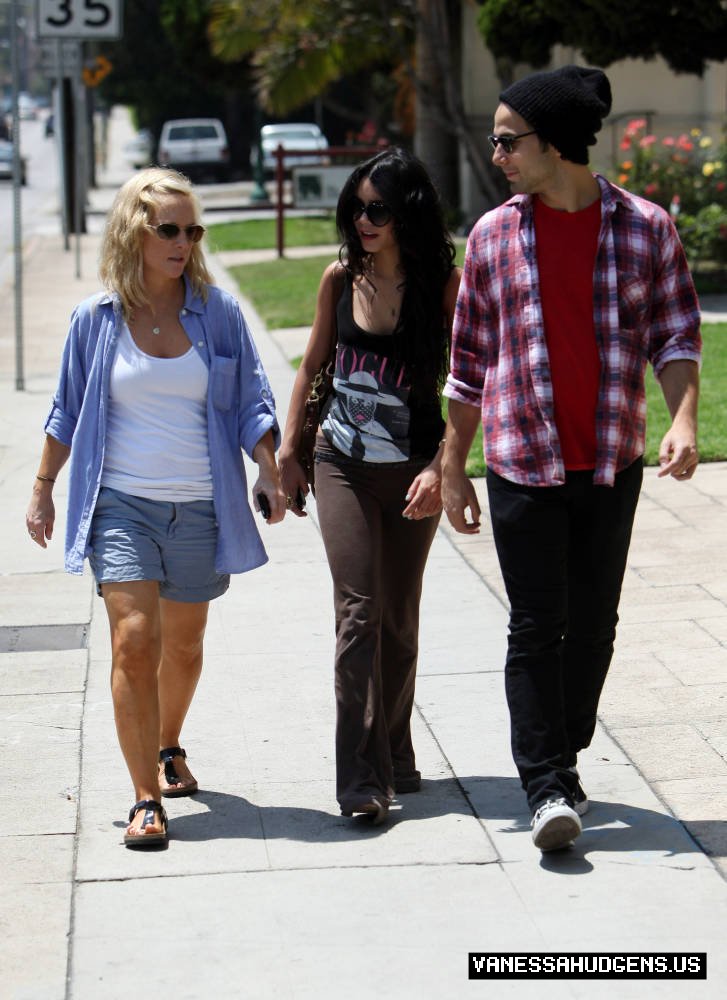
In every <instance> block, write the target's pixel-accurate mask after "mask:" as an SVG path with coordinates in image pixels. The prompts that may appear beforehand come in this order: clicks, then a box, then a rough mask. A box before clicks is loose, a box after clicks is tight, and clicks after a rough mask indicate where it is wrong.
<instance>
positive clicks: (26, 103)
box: [18, 92, 38, 121]
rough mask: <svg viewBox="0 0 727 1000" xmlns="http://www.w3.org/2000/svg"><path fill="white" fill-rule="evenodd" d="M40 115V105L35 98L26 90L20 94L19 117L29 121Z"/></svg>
mask: <svg viewBox="0 0 727 1000" xmlns="http://www.w3.org/2000/svg"><path fill="white" fill-rule="evenodd" d="M37 117H38V105H37V104H36V103H35V99H34V98H33V97H31V96H30V94H26V93H25V92H23V93H21V94H18V118H21V119H27V120H29V121H32V120H34V119H35V118H37Z"/></svg>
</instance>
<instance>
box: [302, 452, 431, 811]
mask: <svg viewBox="0 0 727 1000" xmlns="http://www.w3.org/2000/svg"><path fill="white" fill-rule="evenodd" d="M425 465H426V462H424V461H410V462H404V463H397V464H395V465H383V466H382V465H374V464H366V463H363V462H358V461H355V460H353V459H350V458H348V457H347V456H344V455H340V454H339V453H334V452H332V451H329V450H327V449H326V450H325V451H324V450H321V451H319V452H318V453H317V461H316V501H317V507H318V515H319V520H320V525H321V532H322V534H323V541H324V544H325V547H326V554H327V557H328V564H329V566H330V569H331V575H332V577H333V594H334V609H335V616H336V662H335V692H336V709H337V714H336V797H337V799H338V802H339V804H340V806H341V809H342V811H344V812H345V811H346V810H347V809H350V808H351V807H352V806H354V805H356V804H357V803H359V802H361V800H362V799H366V798H370V797H371V795H377V796H379V797H381V796H384V797H386V798H391V797H392V795H393V789H394V784H395V781H396V779H412V778H415V777H418V772H417V770H416V762H415V756H414V748H413V746H412V739H411V728H410V720H411V713H412V707H413V704H414V685H415V680H416V665H417V655H418V643H419V602H420V598H421V591H422V578H423V576H424V568H425V566H426V561H427V556H428V554H429V549H430V547H431V544H432V541H433V539H434V535H435V533H436V530H437V525H438V523H439V515H438V516H436V517H428V518H425V519H423V520H421V521H410V520H407V519H405V518H404V517H402V510H403V509H404V508H405V507H406V503H407V502H406V500H405V496H406V493H407V490H408V489H409V487H410V485H411V483H412V481H413V479H414V477H415V476H416V475H417V474H418V473H419V472H420V471H421V469H422V468H424V466H425Z"/></svg>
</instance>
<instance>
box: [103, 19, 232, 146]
mask: <svg viewBox="0 0 727 1000" xmlns="http://www.w3.org/2000/svg"><path fill="white" fill-rule="evenodd" d="M209 7H210V5H209V3H208V2H206V0H126V2H125V3H124V34H123V37H122V38H121V39H120V40H119V41H117V42H107V43H104V44H103V45H99V51H101V52H103V54H104V55H106V56H107V57H108V58H109V59H110V60H111V62H112V64H113V72H112V73H111V74H110V75H109V76H108V77H107V78H106V79H105V80H104V81H103V83H102V84H101V87H100V88H99V92H100V95H101V97H102V98H103V99H104V100H105V101H106V102H107V103H109V104H113V103H119V104H127V105H130V106H132V107H133V108H134V110H135V114H136V119H137V124H138V125H139V126H140V127H145V128H149V129H151V130H152V131H153V132H154V133H155V134H158V132H159V130H160V128H161V125H162V122H164V121H166V120H167V119H168V118H183V117H187V116H192V117H196V116H208V115H212V116H217V117H220V118H222V119H223V120H224V121H225V125H226V126H227V129H228V135H231V137H232V136H233V135H234V133H235V131H236V125H237V120H241V119H243V117H244V116H243V115H242V114H241V111H240V102H241V101H242V102H244V101H245V97H246V95H247V94H248V93H249V91H250V89H251V84H250V77H249V68H248V60H246V59H241V60H239V61H237V62H234V63H226V64H224V63H221V62H220V61H219V60H218V59H217V58H216V57H215V56H214V55H213V54H212V53H211V51H210V47H209V43H208V41H207V22H208V20H209ZM250 106H251V98H250V99H249V100H248V111H249V108H250ZM243 107H244V103H243ZM249 116H250V117H251V115H249Z"/></svg>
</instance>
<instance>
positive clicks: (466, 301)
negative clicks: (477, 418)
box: [444, 227, 487, 406]
mask: <svg viewBox="0 0 727 1000" xmlns="http://www.w3.org/2000/svg"><path fill="white" fill-rule="evenodd" d="M477 233H478V229H477V227H475V229H473V231H472V233H471V234H470V237H469V240H468V242H467V252H466V255H465V263H464V268H463V272H462V280H461V282H460V286H459V294H458V296H457V306H456V309H455V316H454V326H453V330H452V357H451V364H450V372H449V375H448V376H447V383H446V385H445V387H444V395H445V396H447V397H448V398H449V399H454V400H456V401H457V402H460V403H466V404H468V405H470V406H481V404H482V392H483V386H484V382H485V372H486V370H487V344H486V337H485V331H486V311H487V310H486V306H485V297H484V294H483V292H482V287H481V282H480V281H479V280H478V273H477V270H478V256H479V253H480V247H479V246H478V236H477Z"/></svg>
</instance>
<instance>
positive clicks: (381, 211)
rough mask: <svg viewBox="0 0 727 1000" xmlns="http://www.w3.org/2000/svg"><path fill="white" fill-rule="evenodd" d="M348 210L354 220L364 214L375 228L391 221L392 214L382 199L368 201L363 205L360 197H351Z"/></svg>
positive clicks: (356, 220)
mask: <svg viewBox="0 0 727 1000" xmlns="http://www.w3.org/2000/svg"><path fill="white" fill-rule="evenodd" d="M350 212H351V218H352V219H353V221H354V222H358V220H359V219H360V218H361V216H362V215H364V214H365V215H366V218H367V219H368V220H369V222H370V223H371V225H372V226H376V227H377V228H378V227H380V226H385V225H386V223H387V222H391V218H392V215H393V212H392V211H391V209H390V208H389V206H388V205H385V204H384V202H383V201H370V202H369V203H368V205H364V203H363V202H362V201H361V199H360V198H352V199H351V205H350Z"/></svg>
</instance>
